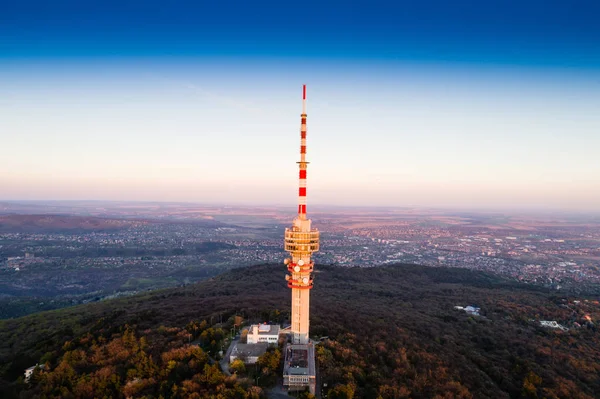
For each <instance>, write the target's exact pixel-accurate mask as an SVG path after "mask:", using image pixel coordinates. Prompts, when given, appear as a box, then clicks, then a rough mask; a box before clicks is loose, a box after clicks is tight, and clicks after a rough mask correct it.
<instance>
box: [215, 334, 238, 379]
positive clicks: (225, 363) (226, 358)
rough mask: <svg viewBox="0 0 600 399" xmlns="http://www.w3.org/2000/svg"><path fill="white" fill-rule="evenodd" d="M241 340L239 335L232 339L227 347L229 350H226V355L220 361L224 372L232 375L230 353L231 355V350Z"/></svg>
mask: <svg viewBox="0 0 600 399" xmlns="http://www.w3.org/2000/svg"><path fill="white" fill-rule="evenodd" d="M239 340H240V339H239V337H235V338H234V339H233V340H232V341H231V343H230V344H229V348H227V352H225V356H223V359H221V361H220V362H219V366H221V371H223V374H225V375H231V373H230V372H229V355H231V351H232V350H233V348H235V346H236V345H237V343H238V341H239Z"/></svg>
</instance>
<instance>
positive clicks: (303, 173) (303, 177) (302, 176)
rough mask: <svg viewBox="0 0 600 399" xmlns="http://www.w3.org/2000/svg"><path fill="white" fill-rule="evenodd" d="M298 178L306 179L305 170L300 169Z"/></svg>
mask: <svg viewBox="0 0 600 399" xmlns="http://www.w3.org/2000/svg"><path fill="white" fill-rule="evenodd" d="M300 178H301V179H306V169H300Z"/></svg>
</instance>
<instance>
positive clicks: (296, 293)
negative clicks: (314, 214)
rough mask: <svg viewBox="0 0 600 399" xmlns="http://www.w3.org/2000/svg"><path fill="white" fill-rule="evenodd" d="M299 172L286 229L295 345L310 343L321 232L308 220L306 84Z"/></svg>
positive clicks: (287, 262)
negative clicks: (294, 208) (293, 208)
mask: <svg viewBox="0 0 600 399" xmlns="http://www.w3.org/2000/svg"><path fill="white" fill-rule="evenodd" d="M300 118H301V124H300V161H299V162H297V163H298V167H299V170H300V176H299V188H298V216H297V217H296V218H295V219H294V221H293V224H292V227H290V228H286V229H285V250H286V251H287V252H289V253H290V258H287V259H285V261H284V264H286V265H287V268H288V271H289V272H290V274H288V275H286V280H287V282H288V287H289V288H291V289H292V326H291V332H292V343H293V344H304V345H305V344H308V343H309V339H308V328H309V306H310V289H311V288H312V287H313V275H312V272H313V267H314V262H313V261H312V260H311V255H312V254H313V252H316V251H318V250H319V231H318V230H317V229H313V228H312V227H311V220H310V219H308V218H307V217H306V169H307V166H308V162H307V161H306V85H303V86H302V114H301V115H300Z"/></svg>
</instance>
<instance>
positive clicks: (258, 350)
mask: <svg viewBox="0 0 600 399" xmlns="http://www.w3.org/2000/svg"><path fill="white" fill-rule="evenodd" d="M268 347H269V344H267V343H266V342H261V343H258V344H237V345H236V346H235V348H233V350H232V351H231V356H240V355H245V356H260V355H262V354H263V353H265V352H266V351H267V348H268Z"/></svg>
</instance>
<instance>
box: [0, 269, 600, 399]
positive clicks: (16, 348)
mask: <svg viewBox="0 0 600 399" xmlns="http://www.w3.org/2000/svg"><path fill="white" fill-rule="evenodd" d="M284 275H285V268H284V267H283V266H282V265H258V266H253V267H248V268H240V269H235V270H232V271H229V272H227V273H224V274H222V275H219V276H217V277H214V278H211V279H209V280H206V281H203V282H200V283H197V284H193V285H189V286H186V287H180V288H172V289H165V290H159V291H153V292H148V293H144V294H141V295H137V296H133V297H127V298H119V299H114V300H108V301H102V302H97V303H91V304H86V305H81V306H76V307H72V308H67V309H61V310H55V311H48V312H41V313H37V314H34V315H29V316H26V317H22V318H18V319H10V320H3V321H0V367H1V368H0V396H1V397H3V398H10V397H20V398H33V397H46V398H54V397H62V398H70V397H72V398H88V397H89V398H91V397H103V396H104V397H123V398H125V397H147V398H160V397H162V398H178V397H215V398H238V397H239V398H246V397H264V394H265V391H264V388H265V386H255V385H256V384H255V382H256V381H254V380H253V379H248V378H243V376H238V375H235V374H234V375H232V376H228V375H225V374H224V373H222V372H221V371H220V370H219V368H218V365H216V364H215V363H214V362H213V361H212V359H213V357H214V356H216V353H217V352H218V349H219V344H220V343H221V342H223V341H222V340H223V339H224V337H225V336H227V335H228V334H229V331H228V329H229V328H231V326H232V324H233V320H235V319H236V317H235V316H241V317H243V319H244V320H246V321H252V322H255V321H272V322H278V323H285V321H286V319H287V318H288V317H289V306H290V293H289V290H288V289H287V287H286V284H285V280H284ZM466 305H472V306H476V307H479V308H480V311H479V315H478V316H477V315H472V314H467V313H466V312H464V311H463V310H459V309H455V306H463V307H464V306H466ZM598 318H600V305H599V304H598V301H597V300H596V298H591V297H590V298H587V297H585V296H582V297H577V298H575V297H571V296H567V295H566V294H562V293H560V292H559V291H556V290H554V291H549V290H546V289H543V288H539V287H534V286H530V285H525V284H519V283H514V282H509V281H506V280H503V279H502V278H500V277H498V276H493V275H489V274H485V273H482V272H475V271H470V270H466V269H456V268H453V269H447V268H432V267H423V266H416V265H404V264H397V265H390V266H385V267H376V268H358V267H354V268H349V267H337V266H327V265H320V266H318V267H317V268H316V272H315V288H314V289H313V290H312V291H311V335H312V336H313V338H314V339H315V340H318V341H319V344H318V345H317V363H318V368H319V372H320V376H321V382H322V383H325V384H327V389H326V390H325V391H324V392H325V393H327V394H328V397H329V398H334V399H335V398H351V397H355V398H363V397H364V398H523V397H525V398H542V397H544V398H593V397H595V393H597V392H600V338H599V335H598V331H597V329H596V326H595V321H596V320H598ZM540 320H555V321H557V322H558V323H560V324H561V325H562V326H565V327H566V328H565V331H563V330H561V329H549V328H544V327H542V326H541V325H540V323H539V321H540ZM202 334H204V337H203V336H202ZM190 343H191V344H190ZM194 343H197V344H194ZM35 364H44V370H37V371H36V372H35V373H34V375H33V377H32V378H31V380H30V382H29V383H26V382H24V380H23V372H24V370H25V369H26V368H27V367H30V366H32V365H35ZM260 382H261V384H262V379H261V380H260Z"/></svg>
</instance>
